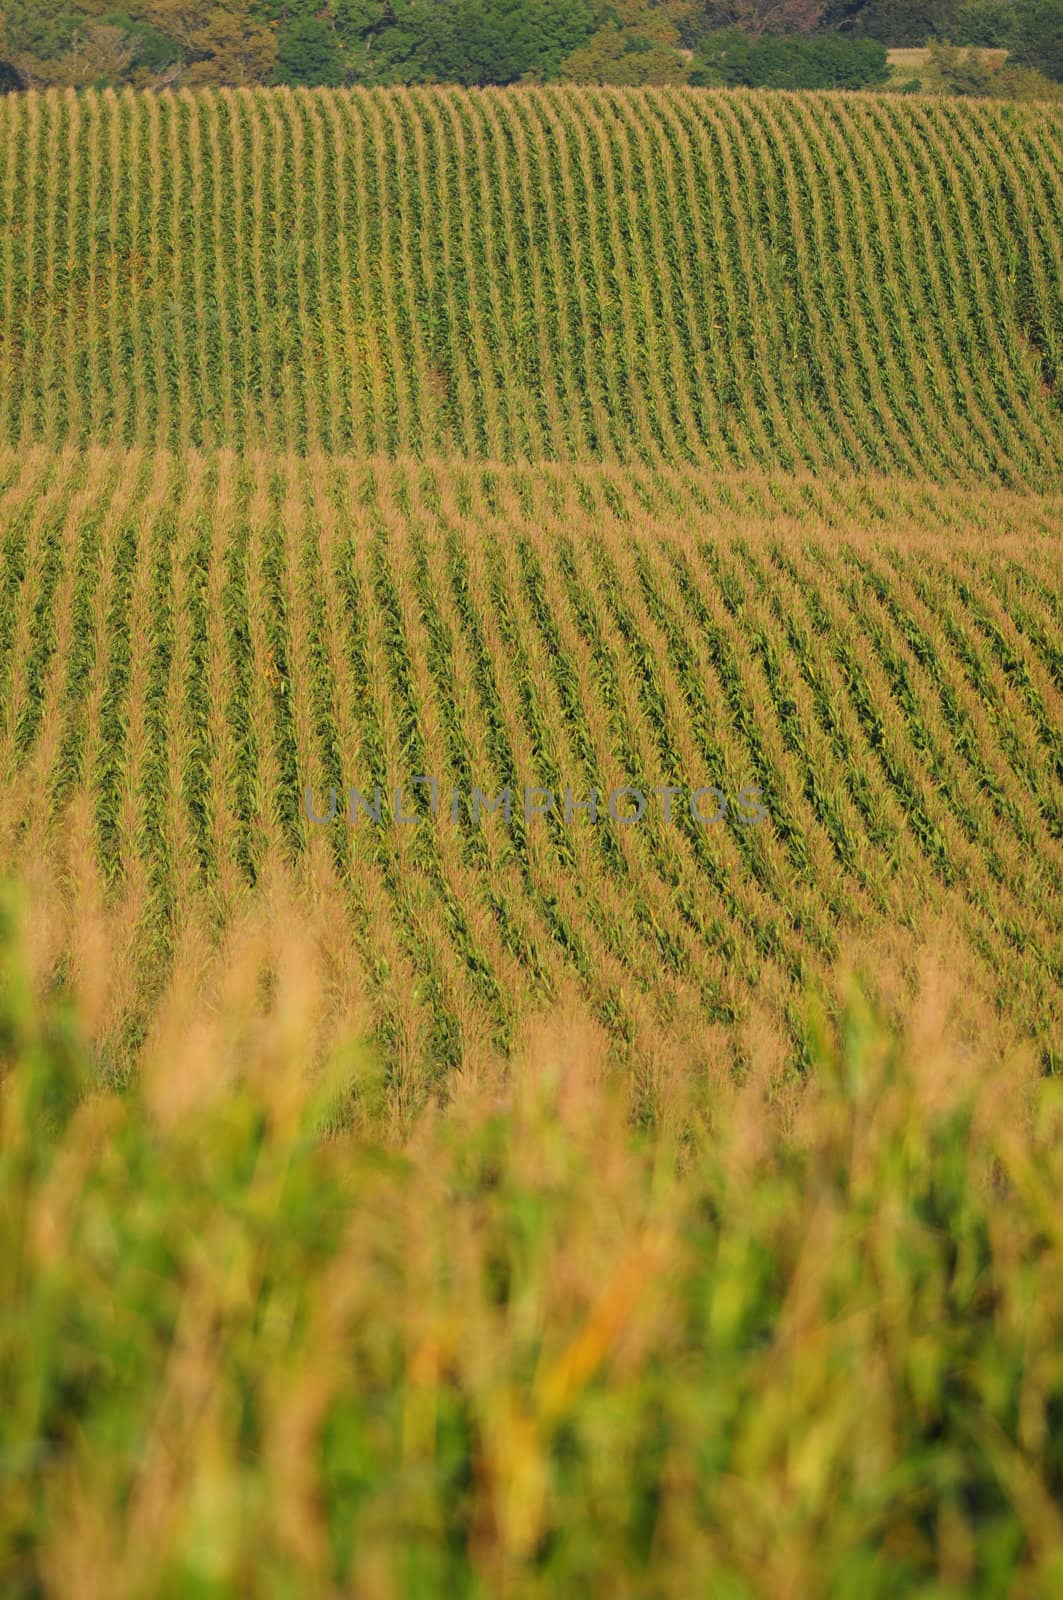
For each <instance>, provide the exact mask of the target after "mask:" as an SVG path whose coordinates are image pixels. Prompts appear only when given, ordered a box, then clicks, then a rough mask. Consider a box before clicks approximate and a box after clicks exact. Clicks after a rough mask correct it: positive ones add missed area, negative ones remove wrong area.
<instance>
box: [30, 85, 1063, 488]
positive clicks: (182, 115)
mask: <svg viewBox="0 0 1063 1600" xmlns="http://www.w3.org/2000/svg"><path fill="white" fill-rule="evenodd" d="M1059 146H1060V123H1059V117H1058V113H1056V112H1054V111H1053V110H1052V109H1051V108H1036V109H1029V108H1015V107H1007V108H1002V107H1001V106H998V105H992V104H989V103H982V104H978V105H974V106H963V107H960V108H953V107H945V108H943V107H941V106H939V105H936V104H934V103H932V102H928V101H920V102H904V103H903V104H902V103H901V102H900V101H898V100H897V99H896V98H895V97H892V98H891V97H875V96H864V95H861V96H847V95H833V96H801V95H794V96H791V95H783V96H779V95H775V96H773V95H757V94H727V95H721V94H713V93H707V92H696V91H648V92H643V91H612V90H604V89H602V90H599V89H579V90H575V89H573V90H558V89H551V90H531V89H529V90H520V91H509V92H506V93H503V92H495V91H489V92H478V93H468V92H464V91H459V90H454V89H416V90H408V91H407V90H401V91H372V92H369V91H357V92H353V93H335V94H334V93H329V92H324V91H315V92H306V91H299V92H294V93H293V92H291V91H288V90H277V91H266V90H260V91H239V92H223V93H218V94H206V93H204V94H194V93H192V92H189V91H185V92H182V93H180V94H177V95H173V94H169V93H166V94H162V95H137V94H134V93H132V92H129V93H124V94H120V95H116V94H113V93H105V94H102V95H93V94H87V95H74V94H69V95H67V94H62V93H59V92H49V93H47V94H43V95H37V94H31V95H24V96H10V97H7V98H6V99H5V100H4V102H3V103H2V104H0V439H2V440H4V441H5V442H7V443H9V444H12V445H13V444H19V443H26V442H28V441H33V440H42V441H45V442H49V443H58V442H62V441H75V442H78V443H82V444H84V443H85V442H87V441H90V440H97V441H100V442H108V443H119V444H123V445H125V446H134V445H148V444H160V445H164V446H168V447H172V448H183V447H185V446H188V445H193V446H217V445H223V446H232V447H234V448H244V447H249V446H262V447H266V448H273V449H281V450H284V451H286V452H294V453H305V454H310V453H313V452H314V451H316V450H322V449H323V450H325V451H331V452H335V453H344V454H355V455H359V456H366V455H372V456H379V455H386V456H390V457H398V456H406V455H412V456H414V457H417V458H419V459H430V458H436V457H446V456H451V455H459V456H464V457H468V458H477V459H486V460H496V461H518V460H525V461H537V460H545V459H576V458H580V459H602V460H609V461H615V462H627V463H631V464H634V463H636V462H639V461H642V462H645V463H647V464H649V463H653V462H660V461H664V462H668V463H671V464H675V465H679V464H682V463H684V462H686V463H698V464H701V465H714V466H717V467H719V468H721V469H726V468H747V467H754V466H762V467H782V468H787V469H804V468H811V469H813V470H827V469H839V470H847V471H861V472H863V471H867V470H875V471H896V470H899V471H903V472H904V473H906V474H908V475H910V476H924V475H928V476H931V477H934V478H937V479H942V478H944V477H947V476H949V475H953V474H957V473H958V474H962V475H964V476H967V477H970V478H974V477H979V478H982V479H987V478H996V479H998V480H1000V481H1003V482H1005V483H1038V482H1039V483H1047V482H1048V481H1049V479H1050V477H1051V475H1052V474H1053V473H1054V472H1057V471H1058V467H1059V462H1060V454H1061V421H1060V407H1059V396H1060V379H1061V367H1060V362H1061V360H1063V292H1061V282H1063V275H1061V271H1060V267H1061V261H1060V251H1059V239H1058V227H1057V225H1056V220H1055V219H1056V218H1057V216H1058V207H1059V200H1060V192H1059V180H1058V177H1057V175H1056V173H1055V171H1054V167H1053V162H1054V156H1055V154H1056V153H1058V149H1059Z"/></svg>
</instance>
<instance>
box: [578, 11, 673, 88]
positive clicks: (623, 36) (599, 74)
mask: <svg viewBox="0 0 1063 1600" xmlns="http://www.w3.org/2000/svg"><path fill="white" fill-rule="evenodd" d="M685 16H686V13H685V11H684V10H683V9H682V8H677V7H676V6H674V5H671V4H668V3H665V4H654V0H611V3H609V4H606V5H604V6H599V7H598V8H597V16H596V19H595V20H596V22H597V27H596V28H595V30H594V32H593V33H592V34H590V36H589V37H588V38H586V40H585V42H583V43H581V45H580V47H579V48H578V49H575V50H573V51H572V53H571V54H570V55H569V56H568V57H567V59H566V60H565V61H564V63H563V65H562V68H561V75H562V77H564V78H567V79H568V80H569V81H570V82H574V83H613V84H627V85H640V84H643V85H644V84H670V83H683V82H685V81H686V78H687V73H688V64H687V59H686V57H685V55H684V54H683V50H682V34H681V23H682V22H683V21H684V19H685Z"/></svg>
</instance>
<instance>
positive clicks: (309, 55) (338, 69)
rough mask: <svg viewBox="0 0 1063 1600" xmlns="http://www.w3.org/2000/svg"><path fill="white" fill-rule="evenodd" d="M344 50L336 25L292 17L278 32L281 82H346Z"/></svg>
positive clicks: (276, 70) (332, 86) (329, 83)
mask: <svg viewBox="0 0 1063 1600" xmlns="http://www.w3.org/2000/svg"><path fill="white" fill-rule="evenodd" d="M345 75H346V68H345V62H344V54H343V49H342V47H341V45H340V41H339V38H338V37H337V35H336V31H335V29H334V28H333V27H331V26H330V25H329V23H328V22H325V21H324V20H323V19H322V18H320V17H293V18H292V19H291V21H290V22H286V23H285V24H284V27H283V28H282V29H281V30H280V32H279V33H278V35H277V66H276V69H275V76H276V81H277V82H278V83H290V84H304V85H307V86H314V85H317V84H324V85H326V86H327V87H329V88H335V87H336V86H337V85H338V84H341V83H342V82H343V81H344V77H345Z"/></svg>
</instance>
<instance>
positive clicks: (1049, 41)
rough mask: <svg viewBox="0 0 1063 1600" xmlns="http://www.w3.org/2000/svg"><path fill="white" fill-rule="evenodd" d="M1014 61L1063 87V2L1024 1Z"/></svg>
mask: <svg viewBox="0 0 1063 1600" xmlns="http://www.w3.org/2000/svg"><path fill="white" fill-rule="evenodd" d="M1010 48H1011V59H1012V60H1013V61H1015V62H1016V63H1017V64H1018V65H1020V66H1024V67H1032V68H1033V69H1034V70H1035V71H1037V72H1041V73H1043V74H1044V75H1045V77H1046V78H1051V79H1052V81H1053V82H1054V83H1063V0H1020V3H1019V4H1018V5H1017V6H1016V7H1015V22H1014V34H1013V42H1012V43H1011V47H1010Z"/></svg>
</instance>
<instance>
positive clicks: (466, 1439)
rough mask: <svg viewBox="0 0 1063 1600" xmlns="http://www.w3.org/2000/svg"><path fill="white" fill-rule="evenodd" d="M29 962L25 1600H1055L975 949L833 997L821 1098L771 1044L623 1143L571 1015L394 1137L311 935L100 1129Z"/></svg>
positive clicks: (211, 1014)
mask: <svg viewBox="0 0 1063 1600" xmlns="http://www.w3.org/2000/svg"><path fill="white" fill-rule="evenodd" d="M20 921H25V918H24V917H23V915H22V914H21V913H20V912H19V911H18V902H17V900H15V899H14V898H13V897H12V896H11V895H8V896H7V897H6V898H5V901H4V927H3V947H2V948H3V955H2V968H0V972H2V977H0V1058H2V1078H0V1303H2V1306H3V1316H2V1320H0V1472H2V1475H3V1483H4V1492H3V1494H2V1495H0V1591H2V1592H3V1594H4V1595H10V1596H22V1595H26V1596H28V1595H31V1594H33V1595H37V1594H48V1595H74V1594H76V1595H77V1596H78V1597H79V1600H86V1597H87V1600H92V1597H94V1596H97V1595H98V1596H100V1597H101V1600H102V1597H104V1596H106V1597H107V1600H115V1597H121V1596H141V1595H144V1596H147V1595H152V1596H156V1595H190V1594H195V1595H211V1596H214V1595H218V1596H225V1595H245V1594H247V1595H292V1594H299V1595H323V1596H331V1595H340V1594H351V1595H358V1596H366V1597H377V1596H380V1597H392V1596H407V1595H409V1596H414V1595H416V1596H431V1595H437V1594H438V1595H440V1596H444V1595H445V1596H448V1597H449V1596H453V1595H460V1594H468V1595H492V1596H493V1595H520V1596H524V1595H528V1596H532V1595H536V1596H537V1595H554V1594H557V1595H571V1594H575V1593H592V1594H609V1595H632V1596H634V1595H638V1596H647V1595H662V1596H665V1595H668V1596H672V1595H675V1596H688V1595H691V1594H712V1595H734V1596H745V1595H750V1596H754V1595H762V1594H763V1595H769V1594H770V1595H773V1596H779V1595H784V1596H793V1597H795V1600H798V1597H801V1600H804V1597H807V1596H813V1595H826V1594H841V1593H855V1592H860V1593H862V1594H868V1595H887V1594H889V1595H895V1594H901V1593H916V1592H918V1593H924V1594H934V1595H941V1596H944V1595H957V1596H958V1595H961V1594H963V1595H969V1594H985V1595H990V1594H993V1595H999V1594H1002V1593H1005V1592H1006V1593H1010V1594H1017V1595H1018V1594H1021V1595H1047V1594H1051V1593H1053V1592H1059V1586H1060V1584H1061V1582H1063V1527H1061V1522H1060V1491H1061V1488H1063V1443H1061V1434H1060V1428H1059V1418H1060V1415H1061V1406H1063V1355H1061V1352H1063V1338H1061V1333H1063V1281H1061V1273H1060V1231H1061V1224H1060V1220H1059V1207H1058V1195H1059V1192H1060V1183H1061V1178H1063V1154H1061V1151H1063V1142H1061V1139H1060V1132H1061V1121H1063V1105H1061V1101H1060V1093H1059V1085H1058V1083H1057V1082H1055V1081H1053V1080H1046V1079H1043V1078H1040V1077H1039V1076H1038V1075H1037V1073H1036V1071H1035V1070H1034V1068H1033V1065H1032V1060H1033V1058H1032V1056H1031V1057H1026V1056H1024V1055H1023V1054H1022V1052H1021V1051H1020V1052H1016V1051H1014V1050H1009V1049H1006V1048H1004V1047H1002V1046H1001V1044H1000V1041H999V1039H998V1037H997V1035H996V1033H995V1030H994V1026H993V1024H992V1022H991V1020H990V1019H989V1018H988V1017H987V1016H984V1015H981V1014H979V1013H978V1012H977V1011H976V1010H972V1009H971V1006H970V1002H969V1001H968V999H967V998H966V997H965V995H964V986H963V973H962V961H961V958H960V957H959V956H958V955H956V954H955V953H950V954H949V955H948V956H947V958H946V959H945V962H944V963H943V961H942V959H941V958H937V959H934V958H931V957H924V956H913V957H911V958H910V959H909V960H908V961H907V963H905V962H896V963H895V964H894V966H893V967H891V963H890V961H889V959H888V958H887V959H884V960H883V961H882V963H881V964H880V966H879V967H878V969H877V973H876V977H875V980H874V983H873V984H867V983H865V984H864V985H863V986H861V985H859V984H858V983H857V982H856V981H855V980H854V979H853V978H847V977H845V976H841V975H840V976H839V977H838V978H837V981H836V984H835V986H834V988H833V991H832V992H830V993H826V992H825V993H824V994H823V995H822V996H820V997H819V998H815V997H811V998H810V999H809V1001H808V1012H809V1014H808V1022H807V1026H808V1031H809V1036H810V1037H811V1038H812V1040H813V1041H814V1061H813V1067H812V1070H811V1072H810V1074H809V1075H808V1079H807V1081H806V1082H804V1083H802V1082H800V1081H799V1080H797V1079H795V1077H794V1075H793V1073H792V1070H789V1069H786V1068H785V1066H783V1065H781V1063H783V1062H784V1059H785V1050H784V1048H783V1047H782V1044H781V1042H780V1041H779V1040H778V1039H777V1038H776V1037H775V1036H774V1033H773V1030H772V1026H771V1025H770V1024H769V1023H768V1022H767V1021H765V1024H764V1026H763V1028H761V1029H759V1031H758V1028H757V1027H756V1026H753V1027H751V1029H750V1033H749V1039H748V1058H749V1063H750V1064H749V1066H748V1069H747V1070H746V1072H745V1074H744V1075H743V1076H742V1077H741V1078H740V1079H736V1078H735V1076H734V1074H733V1072H731V1071H730V1070H729V1069H723V1070H721V1073H720V1075H719V1078H718V1079H717V1080H714V1081H708V1082H705V1081H702V1082H701V1083H699V1084H692V1083H690V1082H689V1081H687V1080H685V1079H684V1078H683V1077H682V1075H681V1074H678V1073H677V1074H676V1077H675V1079H674V1081H672V1082H669V1083H667V1084H664V1085H662V1086H661V1088H660V1092H659V1095H658V1101H657V1107H658V1109H657V1115H656V1118H655V1121H654V1123H653V1126H652V1128H645V1127H643V1128H640V1127H639V1126H638V1125H637V1122H636V1121H635V1120H634V1119H633V1117H632V1115H631V1111H632V1103H633V1100H635V1099H636V1098H637V1091H636V1090H635V1089H634V1088H632V1087H631V1084H630V1079H629V1078H628V1076H627V1075H626V1074H624V1075H621V1074H618V1073H616V1072H615V1070H614V1069H613V1066H612V1062H611V1048H612V1047H611V1045H610V1043H609V1040H608V1036H607V1035H606V1034H605V1032H604V1030H602V1029H601V1027H600V1025H599V1024H597V1023H594V1022H592V1021H590V1020H588V1018H587V1017H586V1016H585V1015H583V1014H581V1012H580V1010H579V1008H578V1006H577V1005H576V1004H575V1003H573V1005H572V1006H570V1007H569V1008H568V1009H567V1010H564V1011H562V1012H560V1013H558V1014H555V1015H553V1016H551V1017H549V1018H545V1019H543V1020H542V1021H541V1022H539V1023H535V1024H529V1025H528V1027H527V1029H526V1032H525V1035H524V1037H523V1039H522V1041H521V1042H520V1044H519V1047H518V1049H517V1050H516V1052H515V1056H514V1061H513V1063H512V1065H511V1067H510V1068H509V1069H508V1070H507V1071H506V1072H503V1071H502V1070H501V1069H499V1070H498V1071H492V1070H490V1069H489V1068H488V1067H487V1066H485V1067H484V1069H483V1070H482V1072H480V1073H479V1074H478V1075H477V1074H476V1073H474V1072H473V1071H469V1072H468V1073H466V1074H465V1075H464V1076H459V1078H458V1079H457V1080H456V1081H455V1082H454V1083H452V1085H451V1086H450V1095H449V1101H448V1104H447V1105H446V1106H445V1107H443V1106H441V1105H439V1104H437V1103H435V1102H430V1103H429V1105H428V1106H427V1108H426V1109H425V1110H423V1111H422V1112H421V1113H419V1114H418V1115H417V1116H416V1117H415V1118H414V1119H413V1120H412V1123H409V1122H404V1123H402V1125H401V1129H400V1123H399V1121H398V1120H397V1119H396V1117H395V1113H394V1108H393V1098H394V1094H395V1086H394V1084H393V1083H390V1082H389V1081H388V1078H387V1074H386V1072H385V1071H384V1070H383V1069H382V1068H380V1067H378V1066H377V1065H376V1064H375V1063H374V1060H373V1058H372V1056H371V1054H370V1053H369V1052H367V1051H366V1050H365V1049H364V1048H363V1047H361V1046H360V1045H359V1044H358V1043H357V1004H356V1003H355V1002H352V1006H351V1009H350V1011H349V1020H348V1029H347V1030H346V1031H345V1030H342V1029H338V1028H336V1027H335V1026H333V1027H332V1028H331V1029H330V1031H328V1032H323V1031H322V1029H321V1026H320V1018H321V1016H322V1014H323V1012H324V1010H325V1009H326V1005H325V999H324V997H323V994H322V987H323V985H327V984H328V982H329V977H328V969H327V964H326V963H325V962H323V961H322V960H321V959H319V957H318V956H317V955H315V954H314V952H313V951H312V950H309V949H308V947H307V944H306V942H305V941H303V940H301V939H300V937H299V928H298V920H297V918H295V917H292V916H284V915H278V914H276V909H274V913H273V914H272V915H269V916H264V917H263V918H262V920H261V922H260V923H258V924H254V923H248V925H247V926H246V927H245V928H242V929H240V930H238V931H236V932H234V934H233V936H232V939H231V941H230V947H229V950H228V952H227V956H226V964H225V970H224V974H223V976H222V977H221V978H220V979H219V980H218V981H217V982H216V984H215V985H214V987H213V989H212V991H211V998H210V999H209V1001H207V1000H206V999H204V993H203V991H199V990H197V988H196V986H195V984H194V983H193V982H191V980H190V979H187V980H186V979H182V978H181V977H180V974H179V975H178V977H177V979H175V982H174V985H173V987H172V989H171V991H170V993H169V994H168V996H167V997H166V999H165V1001H164V1002H163V1003H162V1005H161V1008H160V1015H159V1021H158V1026H157V1028H156V1029H155V1031H154V1033H153V1035H152V1038H151V1039H150V1040H149V1041H148V1042H147V1043H146V1044H145V1047H144V1051H143V1056H142V1066H141V1070H140V1072H139V1074H138V1075H137V1077H136V1078H135V1079H134V1080H133V1081H132V1082H131V1083H130V1084H128V1085H127V1086H126V1087H125V1088H124V1090H123V1091H122V1092H120V1093H116V1092H113V1091H110V1090H106V1089H103V1088H101V1087H100V1080H99V1078H98V1076H94V1073H95V1067H94V1063H93V1061H92V1059H91V1056H90V1053H89V1051H88V1049H87V1048H86V1046H85V1045H84V1044H83V1042H82V1040H83V1037H84V1033H83V1028H82V1024H81V1021H80V1019H79V1016H78V1014H77V1012H78V1010H80V1009H84V1008H86V1007H88V1008H89V1009H91V993H90V989H89V988H87V987H86V986H85V984H84V982H82V992H81V996H80V999H79V1000H78V1002H77V1007H76V1008H75V1006H74V1004H73V1002H71V1001H70V1000H69V999H68V998H64V997H63V995H62V994H53V996H52V998H51V999H50V1000H42V999H41V998H40V985H39V983H38V982H37V981H35V978H34V976H33V971H34V968H33V960H32V943H33V941H32V939H31V938H29V937H28V936H27V932H26V929H25V927H22V928H20V927H19V923H20ZM32 925H33V924H32V918H31V919H30V926H31V927H32ZM284 930H287V931H284ZM193 967H194V963H193V964H192V965H190V966H189V968H188V969H187V971H188V972H191V971H192V970H193ZM947 970H951V971H952V974H953V976H952V977H951V978H950V977H948V976H946V971H947ZM182 982H184V983H185V987H184V988H183V989H182ZM67 987H68V988H70V986H67ZM872 990H873V991H874V996H875V997H874V999H873V1000H869V999H867V998H865V997H864V996H865V994H866V993H868V992H871V991H872ZM638 1103H639V1104H641V1102H638Z"/></svg>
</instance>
